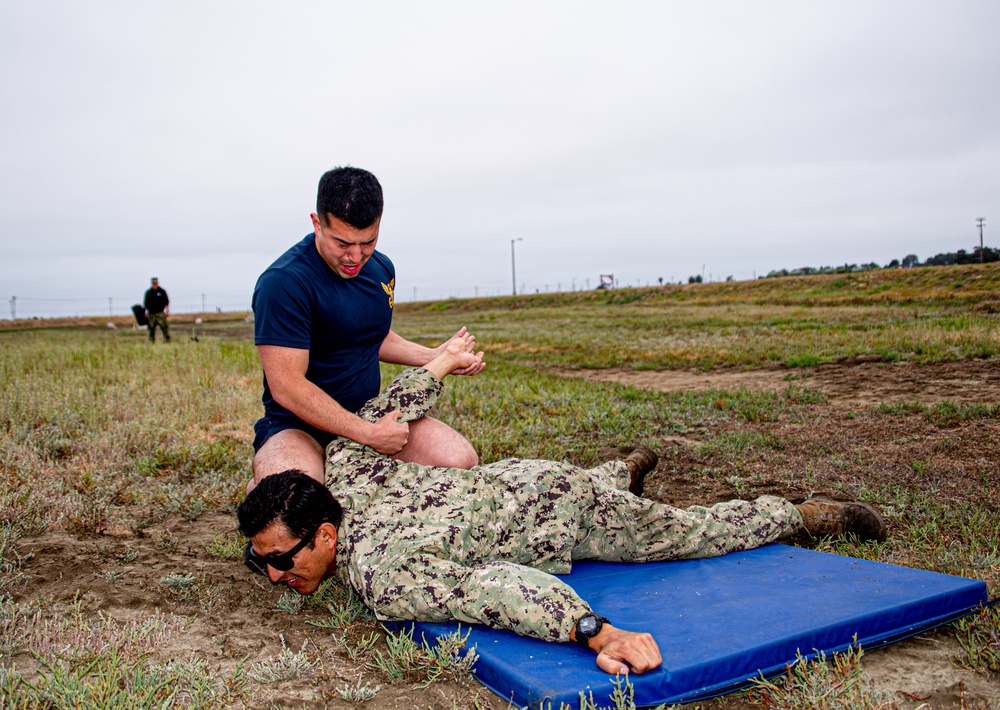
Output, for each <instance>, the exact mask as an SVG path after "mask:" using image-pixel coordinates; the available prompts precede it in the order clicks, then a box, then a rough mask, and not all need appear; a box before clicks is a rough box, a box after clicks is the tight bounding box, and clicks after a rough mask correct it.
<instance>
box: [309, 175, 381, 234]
mask: <svg viewBox="0 0 1000 710" xmlns="http://www.w3.org/2000/svg"><path fill="white" fill-rule="evenodd" d="M382 206H383V203H382V186H381V185H380V184H379V182H378V178H376V177H375V176H374V175H372V174H371V173H370V172H368V171H367V170H362V169H361V168H352V167H343V168H334V169H333V170H330V171H328V172H326V173H323V177H321V178H320V179H319V190H318V191H317V194H316V214H317V215H318V216H319V218H320V219H322V220H323V223H324V224H326V223H327V217H326V216H327V215H328V214H332V215H333V216H334V217H336V218H337V219H339V220H341V221H343V222H347V223H348V224H349V225H351V226H352V227H354V228H355V229H367V228H368V227H370V226H372V225H373V224H375V220H377V219H378V218H379V217H381V216H382Z"/></svg>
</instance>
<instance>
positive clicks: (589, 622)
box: [574, 612, 608, 649]
mask: <svg viewBox="0 0 1000 710" xmlns="http://www.w3.org/2000/svg"><path fill="white" fill-rule="evenodd" d="M606 623H608V620H607V619H605V618H604V617H603V616H601V615H599V614H595V613H593V612H591V613H589V614H586V615H584V616H581V617H580V619H579V620H578V621H577V622H576V633H575V634H574V635H575V636H576V642H577V643H578V644H579V645H580V646H583V647H584V648H586V649H590V639H592V638H594V637H595V636H597V634H599V633H600V632H601V629H602V628H604V625H605V624H606Z"/></svg>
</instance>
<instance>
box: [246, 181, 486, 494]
mask: <svg viewBox="0 0 1000 710" xmlns="http://www.w3.org/2000/svg"><path fill="white" fill-rule="evenodd" d="M382 207H383V199H382V186H381V185H380V184H379V181H378V180H377V179H376V177H375V176H374V175H372V174H371V173H370V172H368V171H367V170H361V169H360V168H352V167H342V168H335V169H333V170H330V171H329V172H327V173H325V174H324V175H323V176H322V178H320V182H319V189H318V194H317V199H316V212H315V213H313V214H312V215H310V217H311V219H312V227H313V231H312V232H311V233H310V234H307V235H306V236H305V238H303V239H302V240H301V241H299V243H298V244H296V245H295V246H293V247H292V248H291V249H289V250H288V251H286V252H285V253H284V254H283V255H282V256H280V257H279V258H278V260H277V261H275V262H274V263H273V264H271V266H269V267H268V268H267V269H266V270H265V271H264V273H263V274H261V276H260V278H259V279H258V280H257V286H256V288H255V289H254V294H253V301H252V305H253V311H254V340H255V343H256V345H257V352H258V354H259V356H260V363H261V366H262V367H263V370H264V394H263V397H262V401H263V403H264V416H263V417H262V418H261V419H260V420H258V421H257V423H256V425H255V426H254V432H255V437H254V452H255V454H254V459H253V472H254V477H253V480H251V481H250V482H249V483H248V485H247V490H248V491H249V490H252V489H253V487H254V486H255V485H256V484H257V483H258V482H259V481H260V480H261V479H263V478H265V477H267V476H270V475H272V474H275V473H278V472H280V471H284V470H287V469H289V468H295V469H298V470H301V471H303V472H304V473H306V474H307V475H309V476H311V477H312V478H314V479H316V480H317V481H319V482H322V481H323V461H324V451H325V449H326V445H327V444H329V443H330V441H331V440H333V439H334V437H336V436H344V437H346V438H348V439H352V440H354V441H357V442H358V443H361V444H364V445H366V446H370V447H372V448H373V449H375V450H376V451H378V452H379V453H382V454H386V455H388V456H395V457H396V458H397V459H399V460H401V461H409V462H414V463H420V464H424V465H431V466H445V467H458V468H472V467H473V466H475V465H476V464H477V463H478V461H479V457H478V455H477V454H476V450H475V449H474V448H473V446H472V444H471V443H469V441H468V440H467V439H466V438H465V437H464V436H462V435H461V434H460V433H458V432H457V431H455V430H454V429H452V428H451V427H450V426H448V425H447V424H445V423H443V422H441V421H438V420H437V419H434V418H433V417H429V416H424V417H421V418H419V419H416V420H414V421H411V422H408V423H402V422H400V421H398V419H399V417H400V414H399V413H398V412H389V413H387V414H386V415H385V416H383V417H381V418H380V419H378V420H377V421H375V422H368V421H365V420H363V419H361V418H360V417H358V416H357V415H356V414H355V412H356V411H357V410H358V409H359V408H360V407H361V406H362V405H363V404H364V403H365V402H367V401H368V400H369V399H371V398H372V397H375V396H377V395H378V393H379V389H380V388H381V370H380V367H379V362H380V361H381V362H389V363H395V364H399V365H408V366H415V367H420V366H423V365H425V364H426V363H428V362H430V361H431V360H432V359H433V358H435V357H436V356H438V355H439V354H440V353H442V352H443V351H444V348H445V346H446V345H447V343H444V344H442V345H440V346H438V347H436V348H429V347H425V346H423V345H419V344H417V343H414V342H412V341H409V340H406V339H405V338H403V337H401V336H399V335H397V334H396V333H395V332H393V330H392V329H391V326H392V309H393V305H394V291H395V287H396V273H395V269H394V267H393V264H392V262H391V261H390V260H389V258H388V257H387V256H386V255H385V254H383V253H381V252H379V251H376V250H375V247H376V244H377V243H378V237H379V225H380V223H381V219H382ZM453 337H468V338H471V340H472V342H473V344H474V341H475V338H474V337H472V336H470V335H468V334H467V333H466V330H465V328H462V329H460V330H459V331H458V332H457V333H456V334H455V336H453ZM449 340H450V339H449ZM482 355H483V354H482V353H481V352H480V353H477V354H476V355H475V357H474V362H472V364H470V365H469V366H468V367H465V368H463V369H461V370H459V371H458V373H457V374H465V375H475V374H477V373H479V372H481V371H482V369H483V367H484V363H483V360H482Z"/></svg>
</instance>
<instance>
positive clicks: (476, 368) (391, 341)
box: [378, 327, 486, 375]
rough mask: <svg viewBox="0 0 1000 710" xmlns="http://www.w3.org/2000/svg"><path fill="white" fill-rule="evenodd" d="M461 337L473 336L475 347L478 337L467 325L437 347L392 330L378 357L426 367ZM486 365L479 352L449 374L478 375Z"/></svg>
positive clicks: (398, 363)
mask: <svg viewBox="0 0 1000 710" xmlns="http://www.w3.org/2000/svg"><path fill="white" fill-rule="evenodd" d="M459 337H461V338H471V339H472V343H473V347H475V341H476V337H475V336H474V335H472V334H471V333H469V331H468V329H467V328H465V327H462V328H459V329H458V331H457V332H456V333H455V334H454V335H453V336H451V338H449V339H448V340H447V341H445V342H444V343H441V345H439V346H437V347H436V348H428V347H426V346H424V345H420V344H418V343H414V342H413V341H412V340H407V339H406V338H404V337H403V336H401V335H399V334H398V333H396V332H395V331H392V330H390V331H389V334H388V335H387V336H385V340H383V341H382V345H381V346H380V347H379V351H378V358H379V360H381V361H382V362H390V363H393V364H396V365H407V366H409V367H424V366H426V365H427V363H429V362H430V361H431V360H433V359H434V358H435V357H437V356H438V355H440V354H441V353H443V352H444V350H445V348H446V347H448V343H450V342H451V341H452V340H454V339H455V338H459ZM484 367H486V363H484V362H483V354H482V353H478V354H477V358H476V360H475V362H470V363H469V365H467V366H466V367H463V368H460V369H458V370H455V371H454V372H452V373H449V374H454V375H478V374H479V373H480V372H482V371H483V368H484Z"/></svg>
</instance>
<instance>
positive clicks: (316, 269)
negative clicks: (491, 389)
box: [252, 234, 396, 420]
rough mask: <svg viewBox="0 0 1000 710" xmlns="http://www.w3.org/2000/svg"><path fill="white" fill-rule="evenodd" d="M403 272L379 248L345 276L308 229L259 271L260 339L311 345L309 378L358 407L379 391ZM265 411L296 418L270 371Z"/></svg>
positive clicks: (256, 330) (256, 328) (286, 344)
mask: <svg viewBox="0 0 1000 710" xmlns="http://www.w3.org/2000/svg"><path fill="white" fill-rule="evenodd" d="M395 279H396V272H395V269H394V268H393V265H392V262H391V261H390V260H389V257H387V256H386V255H385V254H382V253H380V252H378V251H376V252H374V253H373V254H372V257H371V259H369V260H368V262H367V263H366V264H365V265H364V267H362V269H361V271H360V272H359V273H358V275H357V276H355V277H354V278H353V279H345V278H341V277H340V276H338V275H337V274H336V273H334V271H333V270H332V269H331V268H330V267H329V266H327V265H326V262H325V261H323V258H322V257H321V256H320V254H319V252H318V251H317V250H316V236H315V235H314V234H309V235H307V236H306V237H305V238H304V239H303V240H302V241H301V242H299V243H298V244H296V245H295V246H293V247H292V248H291V249H289V250H288V251H286V252H285V253H284V254H282V255H281V256H280V257H279V258H278V260H277V261H275V262H274V263H273V264H271V265H270V266H269V267H267V269H266V270H265V271H264V273H263V274H261V275H260V278H259V279H257V286H256V287H255V288H254V293H253V301H252V307H253V313H254V342H255V343H256V344H257V345H280V346H282V347H286V348H299V349H306V350H309V369H308V370H307V371H306V379H307V380H309V381H310V382H312V383H314V384H316V385H317V386H318V387H319V388H320V389H322V390H323V391H324V392H326V393H327V394H328V395H330V396H331V397H333V399H335V400H337V402H338V403H339V404H340V406H342V407H343V408H344V409H346V410H347V411H349V412H356V411H357V410H358V409H360V408H361V405H363V404H364V403H365V402H367V401H368V400H369V399H371V398H372V397H375V396H376V395H378V393H379V389H380V386H381V374H380V369H379V360H378V351H379V347H381V345H382V341H383V340H385V337H386V335H388V334H389V328H390V327H391V326H392V306H393V289H394V287H395ZM262 400H263V402H264V413H265V416H267V417H270V418H272V419H278V420H281V419H286V418H289V417H291V418H294V419H297V417H295V415H293V414H292V413H291V412H289V411H288V410H287V409H285V408H284V407H282V406H281V405H280V404H278V403H277V402H275V401H274V398H273V397H272V396H271V390H270V388H269V387H268V385H267V377H266V376H265V377H264V396H263V397H262Z"/></svg>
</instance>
